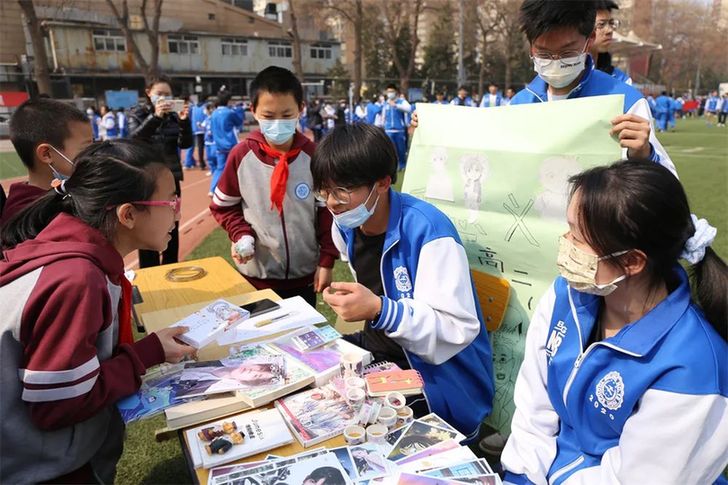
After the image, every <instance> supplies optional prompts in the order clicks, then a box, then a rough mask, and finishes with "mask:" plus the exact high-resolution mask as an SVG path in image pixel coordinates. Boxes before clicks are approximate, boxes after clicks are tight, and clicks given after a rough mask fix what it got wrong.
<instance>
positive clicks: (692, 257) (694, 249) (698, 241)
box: [680, 214, 718, 264]
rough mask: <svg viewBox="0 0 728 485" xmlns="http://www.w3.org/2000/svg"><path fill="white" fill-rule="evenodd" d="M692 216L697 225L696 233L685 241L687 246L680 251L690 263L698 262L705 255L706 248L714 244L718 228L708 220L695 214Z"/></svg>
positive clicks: (682, 256) (681, 255) (694, 223)
mask: <svg viewBox="0 0 728 485" xmlns="http://www.w3.org/2000/svg"><path fill="white" fill-rule="evenodd" d="M690 218H691V219H692V220H693V225H694V226H695V234H693V237H691V238H690V239H688V240H687V241H685V247H684V248H683V251H682V253H680V257H681V258H683V259H685V260H687V261H688V262H689V263H690V264H698V263H699V262H700V261H702V260H703V258H704V257H705V248H707V247H708V246H710V245H711V244H713V240H714V239H715V235H716V234H717V233H718V230H717V229H716V228H715V227H713V226H711V225H710V224H708V221H707V220H705V219H698V218H697V217H696V216H695V214H690Z"/></svg>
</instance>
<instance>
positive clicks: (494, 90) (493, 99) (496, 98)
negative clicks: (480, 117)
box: [480, 83, 505, 108]
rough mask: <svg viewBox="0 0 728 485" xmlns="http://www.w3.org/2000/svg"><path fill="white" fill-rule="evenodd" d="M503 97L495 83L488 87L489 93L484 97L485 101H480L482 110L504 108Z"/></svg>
mask: <svg viewBox="0 0 728 485" xmlns="http://www.w3.org/2000/svg"><path fill="white" fill-rule="evenodd" d="M504 104H505V103H503V96H501V93H500V92H499V91H498V86H497V85H496V84H494V83H490V84H489V85H488V93H486V94H484V95H483V99H481V100H480V107H481V108H493V107H496V106H503V105H504Z"/></svg>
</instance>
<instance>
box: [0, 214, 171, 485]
mask: <svg viewBox="0 0 728 485" xmlns="http://www.w3.org/2000/svg"><path fill="white" fill-rule="evenodd" d="M123 271H124V262H123V259H122V257H121V255H120V254H119V253H118V252H117V251H116V249H115V248H114V247H113V246H112V245H111V244H110V243H109V241H108V240H107V239H106V238H105V237H104V236H103V235H102V234H101V233H100V232H99V231H97V230H96V229H93V228H91V227H90V226H88V225H87V224H85V223H83V222H81V221H80V220H78V219H76V218H74V217H72V216H70V215H68V214H63V213H62V214H60V215H58V216H57V217H56V218H55V219H54V220H53V221H51V223H50V224H49V225H48V226H47V227H46V228H45V229H44V230H43V231H41V233H40V234H38V236H37V237H36V238H35V239H33V240H28V241H25V242H23V243H21V244H19V245H17V246H16V247H15V248H13V249H9V250H6V251H4V253H3V259H2V260H0V315H2V317H1V318H0V389H2V394H0V415H1V416H2V420H1V421H0V456H2V460H0V477H2V480H3V482H5V483H26V482H40V481H48V480H54V479H56V478H57V477H60V476H62V475H65V474H67V473H69V472H71V471H73V470H77V469H78V468H80V467H83V466H87V465H89V464H90V465H91V468H92V469H93V472H94V473H95V474H96V475H98V476H99V477H106V478H107V479H108V478H109V477H111V479H112V480H113V470H114V469H115V466H116V461H117V460H118V458H119V456H120V454H121V445H122V442H123V424H121V420H120V417H119V414H118V411H116V408H115V406H114V404H115V403H116V401H118V400H119V399H121V398H122V397H125V396H127V395H129V394H132V393H134V392H135V391H136V390H137V389H138V388H139V386H140V384H141V376H142V375H143V374H144V373H145V372H146V370H147V369H148V368H149V367H151V366H154V365H156V364H160V363H162V362H163V361H164V350H163V348H162V345H161V343H160V341H159V339H158V338H157V336H156V335H154V334H151V335H149V336H147V337H145V338H143V339H141V340H139V341H138V342H136V343H133V344H128V343H125V344H119V310H120V308H121V307H122V305H120V296H121V293H122V291H121V287H120V278H121V277H122V274H123ZM20 443H22V446H18V445H19V444H20ZM110 473H111V475H110Z"/></svg>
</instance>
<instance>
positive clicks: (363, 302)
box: [323, 283, 382, 322]
mask: <svg viewBox="0 0 728 485" xmlns="http://www.w3.org/2000/svg"><path fill="white" fill-rule="evenodd" d="M323 297H324V301H325V302H326V303H328V304H329V306H330V307H331V309H332V310H334V311H335V312H336V314H337V315H339V316H340V317H341V318H342V319H343V320H344V321H346V322H356V321H359V320H373V319H374V317H376V316H377V314H378V313H379V312H380V311H381V309H382V300H381V298H379V297H378V296H377V295H375V294H374V293H372V292H371V291H370V290H369V288H367V287H366V286H364V285H361V284H359V283H331V286H329V288H328V289H327V290H326V291H324V292H323Z"/></svg>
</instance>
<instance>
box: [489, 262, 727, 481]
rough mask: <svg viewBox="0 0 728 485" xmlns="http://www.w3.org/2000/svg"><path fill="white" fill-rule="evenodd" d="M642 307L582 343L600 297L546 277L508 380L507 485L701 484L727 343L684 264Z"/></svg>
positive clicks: (717, 420) (723, 387)
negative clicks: (666, 289)
mask: <svg viewBox="0 0 728 485" xmlns="http://www.w3.org/2000/svg"><path fill="white" fill-rule="evenodd" d="M675 272H676V273H677V274H678V276H679V280H680V284H679V286H678V287H677V288H676V289H674V290H673V291H672V292H671V293H670V294H669V295H668V297H667V298H666V299H665V300H663V301H662V302H660V303H659V304H658V305H657V306H656V307H655V308H654V309H652V310H651V311H650V312H649V313H647V315H645V316H644V317H642V318H641V319H639V320H637V321H636V322H634V323H631V324H629V325H627V326H626V327H624V328H623V329H622V330H620V331H619V333H617V335H615V336H613V337H610V338H607V339H604V340H601V341H597V342H595V343H592V344H591V345H587V344H588V339H589V336H590V334H591V332H592V329H593V327H594V325H595V324H596V319H597V317H598V314H599V309H600V307H601V306H602V305H603V299H602V298H601V297H597V296H593V295H589V294H586V293H580V292H578V291H576V290H573V289H571V288H570V287H569V286H568V284H567V282H566V281H565V280H564V279H563V278H557V279H556V281H555V282H554V284H553V286H552V287H551V288H550V289H549V291H548V292H547V293H546V294H545V295H544V296H543V298H542V299H541V301H540V303H539V305H538V307H537V309H536V312H535V313H534V316H533V318H532V320H531V325H530V327H529V329H528V335H527V338H526V352H525V356H526V358H525V360H524V362H523V364H522V366H521V369H520V372H519V374H518V379H517V381H516V387H515V394H514V400H515V403H516V412H515V414H514V416H513V422H512V424H511V429H512V434H511V436H510V438H509V440H508V443H507V444H506V447H505V450H504V451H503V455H502V462H503V466H504V468H505V470H506V471H507V474H506V479H505V482H506V483H512V484H524V483H528V484H530V483H536V484H546V483H549V484H555V485H559V484H562V483H563V484H568V485H573V484H584V485H599V484H614V485H616V484H621V485H629V484H638V485H645V484H653V483H654V484H675V485H677V484H688V483H689V484H698V483H700V484H707V483H712V482H713V481H715V480H716V479H717V477H718V475H719V474H720V473H721V472H722V471H723V469H724V468H725V467H726V465H728V344H726V342H725V340H723V339H722V338H721V337H720V336H719V335H718V334H717V333H716V332H715V330H714V329H713V327H712V326H711V325H710V323H708V322H707V321H706V320H705V317H704V316H703V314H702V312H701V311H700V309H699V308H698V307H697V306H696V305H695V304H693V303H692V302H691V300H690V287H689V285H688V279H687V274H686V273H685V271H684V270H683V269H682V268H681V267H679V266H678V267H676V268H675Z"/></svg>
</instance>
